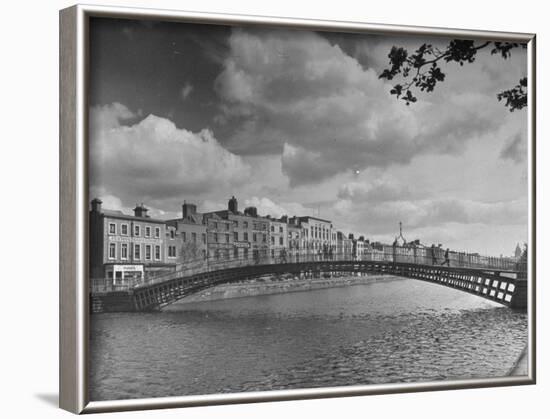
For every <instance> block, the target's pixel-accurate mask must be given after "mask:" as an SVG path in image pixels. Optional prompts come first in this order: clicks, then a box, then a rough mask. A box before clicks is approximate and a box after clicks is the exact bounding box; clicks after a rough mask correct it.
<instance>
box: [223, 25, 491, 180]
mask: <svg viewBox="0 0 550 419" xmlns="http://www.w3.org/2000/svg"><path fill="white" fill-rule="evenodd" d="M229 46H230V51H231V53H230V54H229V56H228V57H227V59H226V60H225V62H224V66H223V71H222V72H221V74H220V75H219V76H218V78H217V79H216V83H215V88H216V90H217V92H218V94H219V95H220V97H221V98H222V100H223V101H224V104H223V105H222V106H221V110H222V113H221V117H220V119H223V120H224V121H233V122H234V124H235V130H234V132H233V135H232V136H231V137H230V138H229V140H228V143H227V146H228V148H229V149H231V150H235V152H238V153H239V154H265V153H272V154H280V155H281V163H282V167H283V171H284V174H285V175H286V176H287V177H288V178H289V180H290V183H291V185H292V186H298V185H302V184H311V183H317V182H320V181H322V180H324V179H327V178H329V177H330V176H333V175H334V174H337V173H342V172H345V171H348V170H350V168H358V169H363V168H366V167H387V166H389V165H392V164H405V163H408V162H409V161H410V160H411V159H412V158H413V157H414V156H415V155H417V154H419V153H427V152H432V153H456V152H460V151H461V150H462V149H463V148H464V144H465V143H466V142H467V141H468V140H471V139H472V138H475V137H477V136H480V135H483V134H485V133H487V132H488V131H490V130H491V129H493V128H495V126H496V123H497V121H496V120H495V118H494V114H493V113H492V111H491V109H493V108H492V107H491V106H488V105H487V104H488V102H489V101H491V104H492V103H493V102H495V99H494V96H490V97H489V96H487V95H482V94H476V93H467V92H460V93H455V94H452V95H449V96H448V97H446V98H445V106H444V107H441V106H440V104H439V103H430V102H426V101H425V102H423V103H417V104H416V105H415V106H414V107H407V106H404V104H403V103H400V101H397V100H395V98H394V97H391V96H390V95H389V93H388V92H389V89H390V86H389V85H388V84H387V83H384V82H383V81H382V80H380V79H379V78H378V74H377V72H376V71H375V70H373V69H372V68H364V67H363V66H361V64H359V62H358V61H357V60H356V59H355V58H353V57H351V56H349V55H348V54H346V53H345V52H344V51H342V49H341V48H340V47H339V46H338V45H337V44H331V43H330V42H329V41H328V40H327V39H326V38H324V37H322V36H320V35H318V34H316V33H312V32H305V31H304V32H298V31H293V32H290V31H288V32H287V31H281V30H278V31H269V30H263V31H258V30H255V31H254V32H251V31H247V30H242V29H234V30H233V32H232V34H231V36H230V38H229Z"/></svg>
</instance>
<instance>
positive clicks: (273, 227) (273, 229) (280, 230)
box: [271, 226, 283, 233]
mask: <svg viewBox="0 0 550 419" xmlns="http://www.w3.org/2000/svg"><path fill="white" fill-rule="evenodd" d="M271 232H272V233H275V226H271ZM282 232H283V227H282V226H279V233H282Z"/></svg>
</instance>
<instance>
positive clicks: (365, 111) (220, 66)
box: [89, 18, 528, 255]
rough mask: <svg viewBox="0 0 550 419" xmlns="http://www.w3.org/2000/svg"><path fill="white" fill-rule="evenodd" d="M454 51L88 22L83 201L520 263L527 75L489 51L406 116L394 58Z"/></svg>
mask: <svg viewBox="0 0 550 419" xmlns="http://www.w3.org/2000/svg"><path fill="white" fill-rule="evenodd" d="M426 42H429V43H431V44H433V45H436V46H440V47H444V46H445V45H446V44H447V43H448V42H449V39H444V38H430V37H422V38H413V37H410V36H409V37H398V36H389V35H388V36H381V35H369V34H351V33H347V34H346V33H334V32H312V31H298V30H290V29H276V28H266V27H254V26H248V27H229V26H221V25H194V24H186V23H176V22H154V21H133V20H122V19H120V20H119V19H111V18H92V21H91V25H90V114H89V115H90V137H89V138H90V196H91V197H99V198H101V199H102V200H103V206H104V207H105V208H109V209H120V210H123V211H126V212H130V211H131V209H132V208H133V207H134V206H135V205H136V204H137V203H144V204H145V205H146V206H147V207H149V208H150V209H151V213H152V215H154V216H156V217H159V218H170V217H176V216H178V215H180V214H181V204H182V203H183V202H184V200H185V201H186V202H194V203H196V204H197V205H198V209H199V211H213V210H218V209H224V208H226V207H227V200H228V199H229V198H230V197H231V196H233V195H234V196H236V197H237V199H238V200H239V206H240V208H244V207H245V206H256V207H257V208H258V212H259V213H260V214H262V215H268V214H269V215H272V216H276V217H279V216H282V215H285V214H286V215H289V216H293V215H299V216H302V215H312V216H318V217H320V218H323V219H329V220H331V221H332V222H333V224H334V226H335V228H336V229H338V230H341V231H343V232H344V233H354V234H356V235H364V236H365V237H366V238H369V239H371V240H380V241H383V242H389V243H391V242H392V241H393V239H394V238H395V236H396V235H398V234H399V231H398V229H399V227H398V225H399V222H400V221H401V222H402V223H403V235H404V236H405V238H406V239H407V240H415V239H419V240H420V241H421V242H422V243H424V244H428V245H429V244H432V243H435V244H439V243H441V244H442V245H443V246H444V247H450V248H452V249H455V250H466V251H473V252H479V253H482V254H488V255H500V254H504V255H511V254H512V253H513V251H514V249H515V246H516V244H517V243H523V242H526V241H527V234H528V230H527V222H528V182H527V170H528V167H527V112H526V110H525V109H524V110H520V111H515V112H510V111H509V110H508V109H507V108H506V107H504V105H503V104H502V103H501V102H498V100H497V98H496V94H497V93H498V92H500V91H502V90H506V89H509V88H511V87H513V86H515V85H516V84H517V83H518V80H519V79H520V78H521V77H524V76H525V75H526V72H527V57H526V51H525V50H523V49H515V50H514V51H513V54H512V56H511V57H510V58H509V59H506V60H505V59H502V58H501V57H499V56H494V55H493V56H492V55H491V54H490V51H489V50H487V49H485V50H480V52H479V53H478V56H477V58H476V61H475V62H474V63H472V64H466V65H464V66H462V67H461V66H458V65H456V64H452V63H449V64H447V63H443V64H442V65H441V67H442V70H443V71H444V72H445V73H446V78H445V81H444V82H442V83H440V84H439V85H438V86H437V87H436V89H435V91H434V92H431V93H419V94H418V102H416V103H414V104H412V105H411V106H406V104H405V103H404V101H400V100H396V98H395V96H392V95H390V93H389V92H390V89H391V87H392V85H391V84H392V83H393V81H392V82H388V81H387V80H383V79H380V78H379V74H380V73H381V72H382V70H383V69H384V68H386V67H387V66H388V58H387V55H388V52H389V50H390V49H391V47H392V46H394V45H396V46H404V47H407V48H408V49H409V50H414V49H416V48H418V47H419V46H420V45H422V44H423V43H426Z"/></svg>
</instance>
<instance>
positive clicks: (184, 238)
mask: <svg viewBox="0 0 550 419" xmlns="http://www.w3.org/2000/svg"><path fill="white" fill-rule="evenodd" d="M181 237H182V238H183V241H184V242H185V241H187V234H186V233H185V231H182V233H181Z"/></svg>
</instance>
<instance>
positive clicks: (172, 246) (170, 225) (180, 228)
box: [166, 203, 208, 264]
mask: <svg viewBox="0 0 550 419" xmlns="http://www.w3.org/2000/svg"><path fill="white" fill-rule="evenodd" d="M166 226H167V232H166V234H167V239H166V246H167V249H166V254H167V258H168V260H172V259H173V260H175V261H176V262H177V263H178V264H181V263H186V262H193V261H200V260H204V259H205V258H206V255H207V250H208V246H207V226H206V225H205V223H204V220H203V215H202V214H199V213H198V212H197V206H196V205H195V204H190V203H184V204H183V205H182V216H181V218H176V219H173V220H167V221H166Z"/></svg>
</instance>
